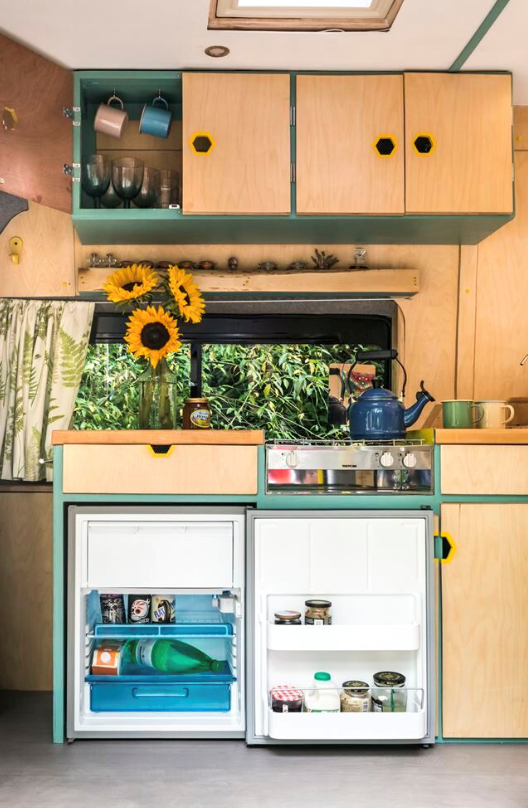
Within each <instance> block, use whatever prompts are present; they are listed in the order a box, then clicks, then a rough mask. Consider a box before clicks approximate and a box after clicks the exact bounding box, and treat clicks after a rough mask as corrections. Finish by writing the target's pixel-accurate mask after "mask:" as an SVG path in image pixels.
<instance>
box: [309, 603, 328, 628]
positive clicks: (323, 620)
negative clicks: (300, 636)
mask: <svg viewBox="0 0 528 808" xmlns="http://www.w3.org/2000/svg"><path fill="white" fill-rule="evenodd" d="M304 605H305V606H306V612H305V613H304V623H305V625H307V626H331V625H332V615H331V614H330V609H331V608H332V603H331V601H329V600H307V601H305V603H304Z"/></svg>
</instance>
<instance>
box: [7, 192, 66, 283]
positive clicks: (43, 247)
mask: <svg viewBox="0 0 528 808" xmlns="http://www.w3.org/2000/svg"><path fill="white" fill-rule="evenodd" d="M13 236H19V237H20V238H21V239H22V240H23V242H24V245H23V247H22V252H21V256H20V263H19V264H14V263H13V262H12V260H11V258H10V257H9V253H10V252H11V250H10V247H9V240H10V239H11V238H12V237H13ZM75 289H76V271H75V260H74V230H73V225H72V222H71V218H70V216H69V214H68V213H63V212H62V211H58V210H53V209H52V208H47V207H44V205H37V204H36V203H35V202H30V203H29V210H27V211H25V212H24V213H19V214H18V215H17V216H15V217H14V219H11V221H10V222H9V224H8V225H7V227H6V228H5V230H4V231H3V232H2V233H0V297H47V296H52V297H66V296H67V297H69V296H71V295H75Z"/></svg>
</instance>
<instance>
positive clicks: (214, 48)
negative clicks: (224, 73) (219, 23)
mask: <svg viewBox="0 0 528 808" xmlns="http://www.w3.org/2000/svg"><path fill="white" fill-rule="evenodd" d="M205 53H206V54H207V56H212V57H213V59H221V58H222V57H223V56H228V54H229V53H230V51H229V48H226V46H225V45H210V46H209V47H208V48H206V49H205Z"/></svg>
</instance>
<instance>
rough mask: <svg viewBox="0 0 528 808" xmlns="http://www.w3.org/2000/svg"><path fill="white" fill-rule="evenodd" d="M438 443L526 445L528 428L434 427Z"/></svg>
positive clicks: (527, 442)
mask: <svg viewBox="0 0 528 808" xmlns="http://www.w3.org/2000/svg"><path fill="white" fill-rule="evenodd" d="M435 443H439V444H475V445H486V444H492V445H497V444H499V445H500V444H502V445H503V446H522V445H528V429H435Z"/></svg>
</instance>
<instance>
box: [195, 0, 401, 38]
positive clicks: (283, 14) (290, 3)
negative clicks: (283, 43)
mask: <svg viewBox="0 0 528 808" xmlns="http://www.w3.org/2000/svg"><path fill="white" fill-rule="evenodd" d="M402 3H403V0H329V1H328V2H326V3H325V2H322V0H211V6H210V11H209V28H222V29H224V30H226V29H227V30H248V29H249V30H262V31H327V30H335V29H338V30H342V31H388V30H389V29H390V27H391V25H392V23H393V22H394V19H395V17H396V15H397V13H398V11H399V10H400V7H401V5H402Z"/></svg>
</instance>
